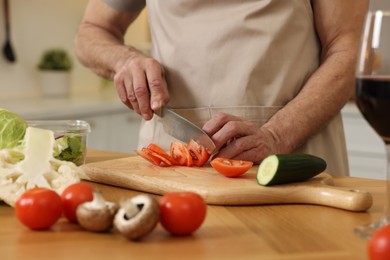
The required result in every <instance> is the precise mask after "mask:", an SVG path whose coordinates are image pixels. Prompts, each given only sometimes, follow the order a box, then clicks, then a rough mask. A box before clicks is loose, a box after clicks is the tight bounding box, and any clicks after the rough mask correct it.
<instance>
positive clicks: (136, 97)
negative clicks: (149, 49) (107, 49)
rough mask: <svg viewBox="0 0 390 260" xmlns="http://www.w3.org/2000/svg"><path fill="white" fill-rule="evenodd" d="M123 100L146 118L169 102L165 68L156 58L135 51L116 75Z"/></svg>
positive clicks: (118, 89)
mask: <svg viewBox="0 0 390 260" xmlns="http://www.w3.org/2000/svg"><path fill="white" fill-rule="evenodd" d="M114 84H115V87H116V89H117V92H118V95H119V97H120V99H121V101H122V102H123V103H124V104H125V105H126V106H128V107H129V108H131V109H133V110H134V111H135V112H137V113H138V114H140V115H141V116H142V117H143V118H144V119H145V120H150V119H151V118H152V117H153V111H152V110H155V109H158V108H160V107H161V106H162V105H164V104H166V103H168V100H169V94H168V89H167V83H166V81H165V78H164V69H163V67H162V66H161V65H160V63H158V62H157V61H156V60H154V59H152V58H150V57H148V56H145V55H144V54H142V53H141V52H135V54H134V55H132V56H131V57H129V58H128V59H127V60H126V62H125V63H124V65H123V66H122V68H121V69H120V70H119V71H118V73H116V74H115V76H114Z"/></svg>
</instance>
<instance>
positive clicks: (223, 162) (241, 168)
mask: <svg viewBox="0 0 390 260" xmlns="http://www.w3.org/2000/svg"><path fill="white" fill-rule="evenodd" d="M210 164H211V166H212V167H213V168H214V169H215V170H216V171H217V172H219V173H220V174H222V175H224V176H226V177H231V178H232V177H237V176H240V175H242V174H244V173H246V172H247V171H248V170H249V169H250V168H252V165H253V162H251V161H242V160H232V159H225V158H215V159H213V160H212V161H211V162H210Z"/></svg>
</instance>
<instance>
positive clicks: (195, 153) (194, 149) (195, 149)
mask: <svg viewBox="0 0 390 260" xmlns="http://www.w3.org/2000/svg"><path fill="white" fill-rule="evenodd" d="M187 149H188V151H189V152H190V155H191V157H192V162H193V165H194V166H198V167H202V166H203V165H204V164H205V163H206V162H207V161H208V160H209V158H210V154H209V153H208V152H207V150H206V148H204V147H203V146H202V145H200V144H198V143H197V142H195V141H194V140H192V139H191V140H190V141H189V142H188V144H187Z"/></svg>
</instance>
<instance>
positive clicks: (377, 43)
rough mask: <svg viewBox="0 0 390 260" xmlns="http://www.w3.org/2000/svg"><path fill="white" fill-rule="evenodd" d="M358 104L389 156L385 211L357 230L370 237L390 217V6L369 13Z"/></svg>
mask: <svg viewBox="0 0 390 260" xmlns="http://www.w3.org/2000/svg"><path fill="white" fill-rule="evenodd" d="M356 104H357V106H358V108H359V110H360V112H361V113H362V115H363V117H364V118H365V120H367V122H368V123H369V124H370V125H371V127H372V128H373V129H374V130H375V131H376V133H377V134H378V135H379V136H380V137H381V139H382V140H383V141H384V144H385V148H386V157H387V165H386V168H387V176H386V189H387V196H386V203H385V205H384V212H383V215H382V217H381V218H380V219H379V220H377V221H376V222H374V223H370V224H368V225H366V226H360V227H357V228H355V233H357V234H358V235H360V236H362V237H364V238H367V239H368V238H370V237H371V235H372V233H373V232H375V231H376V230H377V229H379V228H381V227H382V226H384V225H386V224H387V223H389V221H390V208H389V203H390V185H389V183H390V165H389V163H390V10H389V11H384V10H378V11H370V12H368V14H367V18H366V23H365V28H364V33H363V37H362V41H361V47H360V53H359V59H358V65H357V70H356Z"/></svg>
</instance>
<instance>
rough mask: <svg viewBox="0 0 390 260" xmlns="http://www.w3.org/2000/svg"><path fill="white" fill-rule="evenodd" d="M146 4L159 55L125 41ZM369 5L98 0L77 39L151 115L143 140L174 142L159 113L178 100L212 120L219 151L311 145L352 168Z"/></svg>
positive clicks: (89, 59) (347, 0) (331, 168)
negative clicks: (351, 128)
mask: <svg viewBox="0 0 390 260" xmlns="http://www.w3.org/2000/svg"><path fill="white" fill-rule="evenodd" d="M145 5H146V6H147V8H148V17H149V24H150V30H151V36H152V45H153V46H152V56H153V58H151V57H147V56H145V55H144V54H142V53H141V52H140V51H138V50H136V49H135V48H133V47H131V46H127V45H126V44H125V43H124V42H123V35H124V34H125V32H126V29H127V28H128V26H129V25H130V24H131V23H132V22H133V21H134V20H135V19H136V17H137V16H138V15H139V13H140V11H141V10H142V9H143V8H144V7H145ZM367 9H368V1H367V0H343V1H339V0H312V1H310V0H289V1H285V0H247V1H242V0H213V1H210V0H147V1H146V3H145V1H142V0H90V2H89V4H88V6H87V9H86V12H85V16H84V18H83V20H82V22H81V25H80V29H79V31H78V33H77V37H76V48H77V54H78V56H79V58H80V60H81V62H82V63H83V64H84V65H86V66H88V67H90V68H91V69H92V70H93V71H95V72H96V73H97V74H98V75H101V76H103V77H106V78H109V79H113V80H114V83H115V86H116V89H117V92H118V95H119V97H120V99H121V100H122V102H123V103H124V104H126V105H127V106H128V107H129V108H131V109H133V110H134V111H136V112H137V113H139V114H140V115H141V116H142V117H143V119H144V121H143V124H142V126H141V132H140V145H141V146H144V145H147V144H148V143H151V142H155V143H159V144H160V145H163V144H164V145H165V147H167V145H168V144H169V142H171V140H172V139H169V138H168V137H167V135H166V134H164V133H163V130H162V128H161V124H160V123H159V122H158V117H153V113H152V111H153V110H155V109H158V108H159V107H160V106H161V105H169V106H170V107H172V108H173V109H175V110H176V111H177V112H178V113H180V114H182V115H183V116H185V117H187V118H188V119H189V120H191V121H193V122H195V123H196V124H198V125H200V126H202V127H203V129H204V130H205V131H206V132H207V133H208V134H209V135H210V136H211V137H212V139H213V140H214V142H215V143H216V146H217V151H218V153H217V154H216V155H217V156H220V157H225V158H233V159H242V160H250V161H253V162H255V163H259V162H261V160H262V159H263V158H265V157H266V156H267V155H269V154H272V153H292V152H306V153H310V154H314V155H317V156H320V157H322V158H324V159H325V160H326V161H327V163H328V172H330V173H332V174H334V175H347V174H348V163H347V156H346V147H345V140H344V131H343V126H342V121H341V116H340V110H341V108H342V107H343V106H344V104H345V103H346V102H347V101H348V100H349V98H350V97H351V95H352V93H353V90H354V71H355V63H356V56H357V49H358V45H359V40H360V35H361V30H362V24H363V20H364V17H365V13H366V11H367ZM168 102H169V103H168Z"/></svg>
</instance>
